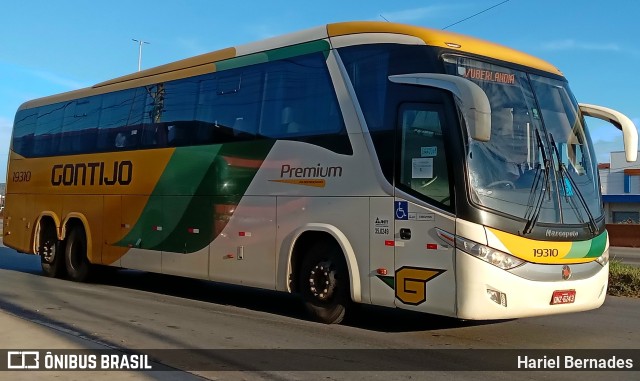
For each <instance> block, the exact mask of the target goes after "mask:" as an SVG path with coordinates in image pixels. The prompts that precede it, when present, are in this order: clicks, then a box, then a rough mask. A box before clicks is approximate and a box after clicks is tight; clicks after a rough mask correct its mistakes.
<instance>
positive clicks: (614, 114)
mask: <svg viewBox="0 0 640 381" xmlns="http://www.w3.org/2000/svg"><path fill="white" fill-rule="evenodd" d="M580 111H582V114H583V115H587V116H590V117H592V118H598V119H602V120H604V121H607V122H609V123H611V124H613V125H614V126H616V127H617V128H618V129H619V130H621V131H622V141H623V142H624V155H625V157H626V159H627V161H628V162H632V161H636V159H637V158H638V130H637V129H636V126H635V125H634V124H633V122H632V121H631V119H629V118H628V117H627V116H626V115H624V114H622V113H621V112H618V111H616V110H612V109H610V108H607V107H602V106H596V105H589V104H585V103H580Z"/></svg>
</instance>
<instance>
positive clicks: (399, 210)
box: [394, 201, 409, 220]
mask: <svg viewBox="0 0 640 381" xmlns="http://www.w3.org/2000/svg"><path fill="white" fill-rule="evenodd" d="M394 204H395V209H396V212H395V216H396V220H408V219H409V203H408V202H407V201H394Z"/></svg>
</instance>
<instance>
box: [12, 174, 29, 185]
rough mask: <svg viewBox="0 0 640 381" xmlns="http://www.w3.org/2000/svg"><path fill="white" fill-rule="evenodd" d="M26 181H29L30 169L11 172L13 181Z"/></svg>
mask: <svg viewBox="0 0 640 381" xmlns="http://www.w3.org/2000/svg"><path fill="white" fill-rule="evenodd" d="M28 181H31V171H18V172H13V182H14V183H26V182H28Z"/></svg>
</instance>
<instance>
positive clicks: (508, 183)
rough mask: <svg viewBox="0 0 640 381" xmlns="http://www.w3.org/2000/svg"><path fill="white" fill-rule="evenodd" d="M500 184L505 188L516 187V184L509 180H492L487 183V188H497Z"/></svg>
mask: <svg viewBox="0 0 640 381" xmlns="http://www.w3.org/2000/svg"><path fill="white" fill-rule="evenodd" d="M500 185H502V187H503V188H505V189H516V185H515V184H514V183H513V181H509V180H499V181H494V182H492V183H489V184H487V188H497V187H498V186H500Z"/></svg>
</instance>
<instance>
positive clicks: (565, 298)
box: [551, 290, 576, 305]
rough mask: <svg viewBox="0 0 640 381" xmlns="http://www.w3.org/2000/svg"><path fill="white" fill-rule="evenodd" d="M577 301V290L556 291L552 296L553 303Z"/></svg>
mask: <svg viewBox="0 0 640 381" xmlns="http://www.w3.org/2000/svg"><path fill="white" fill-rule="evenodd" d="M575 301H576V290H562V291H554V292H553V296H551V305H554V304H570V303H573V302H575Z"/></svg>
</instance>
